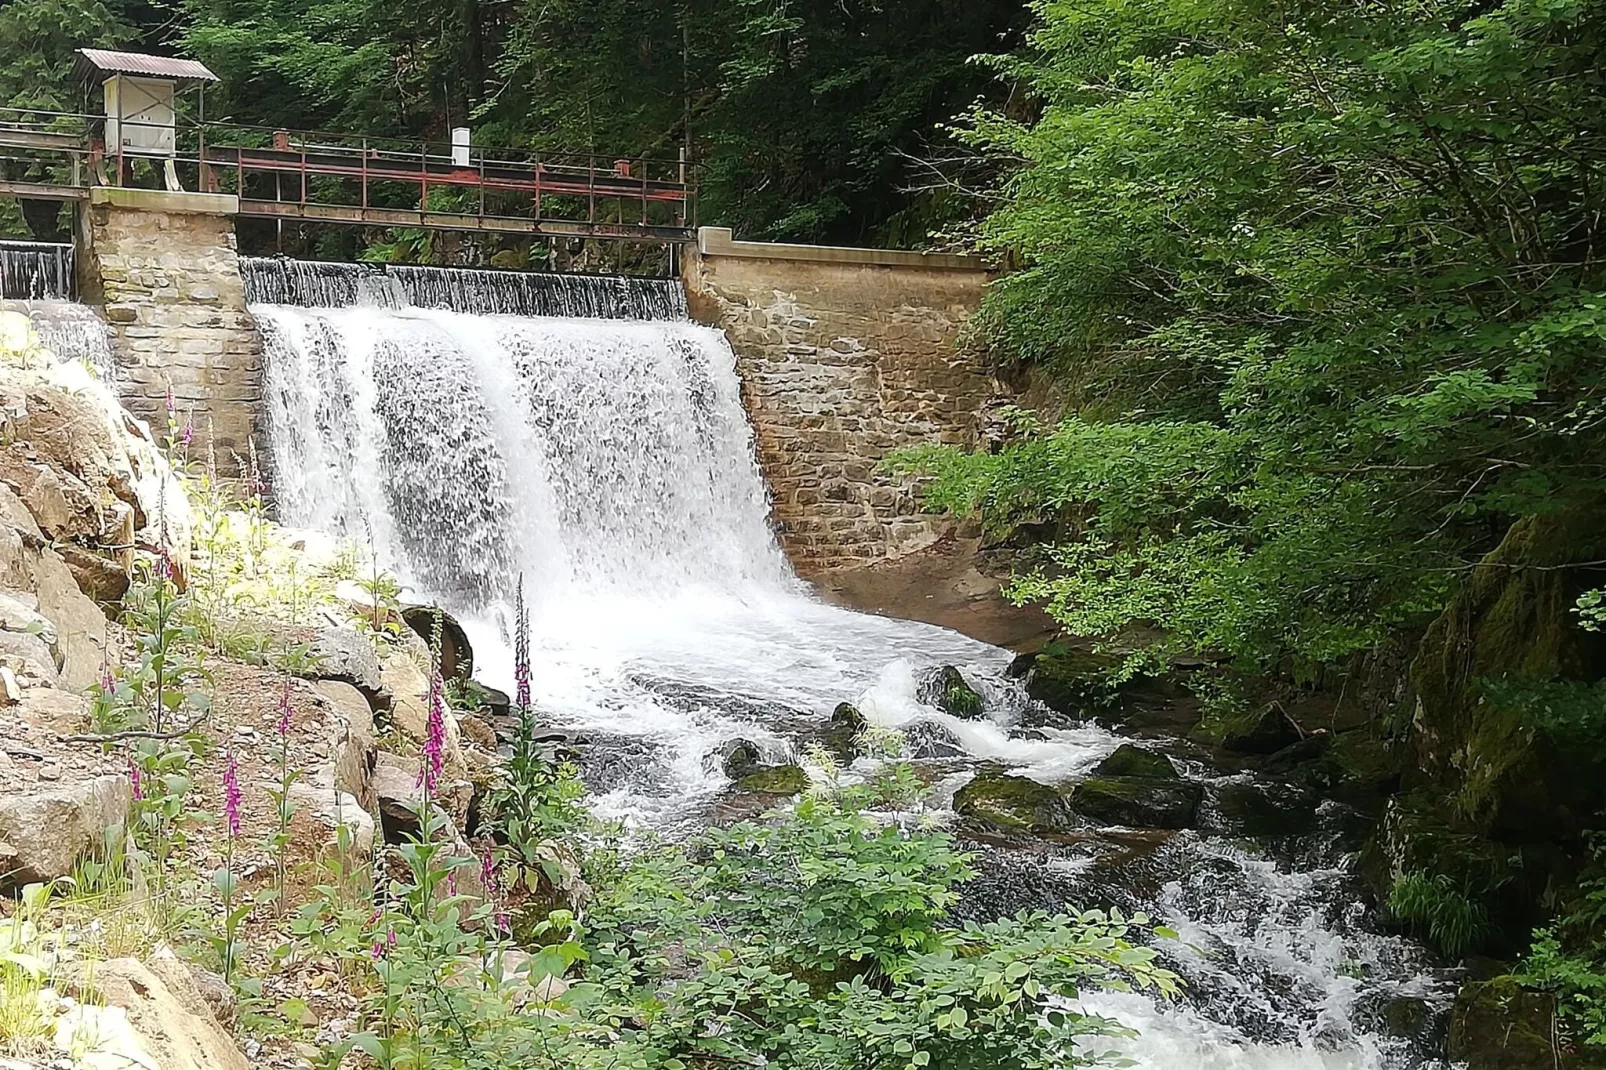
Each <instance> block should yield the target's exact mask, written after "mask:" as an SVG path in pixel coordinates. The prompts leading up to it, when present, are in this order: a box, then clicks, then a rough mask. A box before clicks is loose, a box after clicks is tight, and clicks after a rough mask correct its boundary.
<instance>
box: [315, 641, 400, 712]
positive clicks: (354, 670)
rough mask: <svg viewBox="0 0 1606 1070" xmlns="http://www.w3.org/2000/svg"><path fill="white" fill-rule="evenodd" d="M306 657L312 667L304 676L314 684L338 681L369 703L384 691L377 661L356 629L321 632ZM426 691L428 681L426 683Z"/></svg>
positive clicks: (370, 646) (371, 649)
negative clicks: (365, 697)
mask: <svg viewBox="0 0 1606 1070" xmlns="http://www.w3.org/2000/svg"><path fill="white" fill-rule="evenodd" d="M309 653H310V654H311V656H312V659H313V667H312V668H310V669H308V670H307V672H306V673H305V675H306V676H307V677H308V678H309V679H314V680H339V681H341V682H342V683H347V684H350V685H351V686H353V687H355V688H356V689H357V690H358V691H361V692H362V693H363V694H364V695H366V696H367V697H368V698H369V701H370V702H371V701H372V700H373V697H374V696H375V695H377V694H379V692H380V691H381V690H382V689H383V687H384V681H383V679H382V676H381V668H380V664H379V659H378V658H377V657H376V656H375V655H374V648H373V646H372V645H371V644H370V643H369V642H368V640H367V639H365V638H364V637H363V636H362V635H361V634H360V633H359V632H358V631H357V630H356V629H355V628H334V627H330V628H324V629H322V630H321V631H319V632H318V635H317V637H316V638H314V639H313V641H312V644H311V649H310V651H309ZM425 686H426V688H427V687H428V680H427V679H426V680H425Z"/></svg>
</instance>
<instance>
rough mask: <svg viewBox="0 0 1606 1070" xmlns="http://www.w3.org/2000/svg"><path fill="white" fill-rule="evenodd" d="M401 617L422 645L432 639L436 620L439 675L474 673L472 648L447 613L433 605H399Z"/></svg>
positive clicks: (456, 677) (457, 677)
mask: <svg viewBox="0 0 1606 1070" xmlns="http://www.w3.org/2000/svg"><path fill="white" fill-rule="evenodd" d="M402 620H404V621H406V622H407V626H408V627H409V628H411V629H412V630H413V631H414V632H415V633H417V635H418V637H419V638H421V639H422V640H424V642H425V643H426V644H429V643H432V642H433V637H434V634H435V623H436V621H437V620H439V622H440V629H441V675H442V676H443V677H445V678H446V679H448V680H467V679H468V678H469V677H471V676H473V675H474V648H473V647H472V646H470V645H469V642H468V633H467V632H465V631H464V630H463V626H462V625H461V624H459V623H457V619H456V618H455V617H453V616H452V615H451V614H450V613H447V612H446V611H445V610H443V609H440V608H438V607H436V606H403V607H402Z"/></svg>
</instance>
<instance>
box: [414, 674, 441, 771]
mask: <svg viewBox="0 0 1606 1070" xmlns="http://www.w3.org/2000/svg"><path fill="white" fill-rule="evenodd" d="M445 746H446V682H445V681H444V680H442V679H441V674H440V670H438V669H437V670H436V671H435V672H434V673H432V674H431V676H430V680H429V721H428V722H427V723H426V724H425V726H424V764H423V768H422V769H420V770H419V771H418V775H419V778H420V779H421V780H422V781H423V784H424V787H425V788H426V789H427V790H428V791H431V792H433V791H434V790H435V785H436V784H437V783H439V782H440V778H441V765H442V761H443V751H444V748H445Z"/></svg>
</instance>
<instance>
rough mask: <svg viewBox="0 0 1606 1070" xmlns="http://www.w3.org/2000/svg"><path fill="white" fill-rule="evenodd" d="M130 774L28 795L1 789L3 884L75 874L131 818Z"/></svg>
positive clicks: (0, 863) (0, 868)
mask: <svg viewBox="0 0 1606 1070" xmlns="http://www.w3.org/2000/svg"><path fill="white" fill-rule="evenodd" d="M131 800H132V796H131V792H130V789H129V785H128V778H127V777H125V776H115V775H108V776H100V777H96V778H94V779H93V780H85V781H79V782H77V783H63V784H61V785H58V786H55V787H51V788H49V789H46V790H42V791H36V792H31V793H28V794H23V793H21V792H17V791H14V790H9V789H8V790H6V791H5V792H0V888H6V887H11V886H14V885H21V884H29V883H32V882H34V881H53V880H55V879H56V878H58V877H65V876H68V875H69V874H71V873H72V871H73V866H74V865H75V864H76V863H77V862H78V859H79V858H81V857H83V856H84V855H85V854H87V853H88V852H90V851H91V850H94V849H96V848H98V847H100V846H101V845H102V844H103V843H105V842H106V830H107V829H108V828H111V827H112V826H114V825H122V824H123V823H124V822H126V821H127V819H128V806H129V803H130V802H131Z"/></svg>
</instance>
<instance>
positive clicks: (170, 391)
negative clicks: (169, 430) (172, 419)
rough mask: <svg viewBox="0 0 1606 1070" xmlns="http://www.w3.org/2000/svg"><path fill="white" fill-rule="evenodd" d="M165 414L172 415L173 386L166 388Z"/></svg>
mask: <svg viewBox="0 0 1606 1070" xmlns="http://www.w3.org/2000/svg"><path fill="white" fill-rule="evenodd" d="M167 414H168V415H169V416H171V415H173V388H172V387H171V386H170V387H168V388H167Z"/></svg>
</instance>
